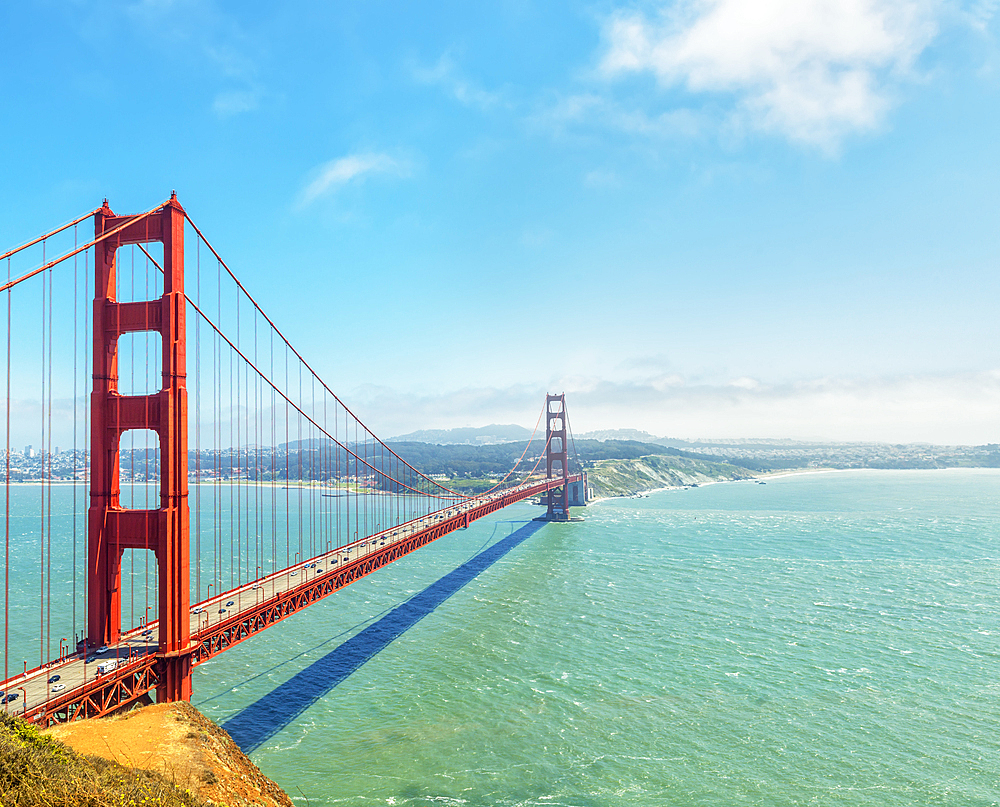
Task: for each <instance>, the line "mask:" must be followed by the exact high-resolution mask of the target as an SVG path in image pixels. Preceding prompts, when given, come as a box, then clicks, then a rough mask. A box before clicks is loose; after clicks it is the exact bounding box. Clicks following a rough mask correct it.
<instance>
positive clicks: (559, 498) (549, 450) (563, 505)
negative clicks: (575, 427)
mask: <svg viewBox="0 0 1000 807" xmlns="http://www.w3.org/2000/svg"><path fill="white" fill-rule="evenodd" d="M553 405H555V406H554V407H553ZM566 431H567V429H566V393H560V394H559V395H546V396H545V438H546V440H545V476H546V478H547V479H553V478H556V477H555V475H554V474H553V468H554V466H556V465H558V466H559V474H558V476H559V477H561V478H562V482H561V487H559V488H557V489H556V490H550V491H549V495H548V511H547V513H546V518H547V519H548V520H549V521H566V520H568V519H569V478H568V477H569V453H568V448H567V445H566ZM556 441H558V443H556ZM555 446H558V450H556V447H555Z"/></svg>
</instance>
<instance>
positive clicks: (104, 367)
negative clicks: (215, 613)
mask: <svg viewBox="0 0 1000 807" xmlns="http://www.w3.org/2000/svg"><path fill="white" fill-rule="evenodd" d="M130 219H134V222H133V223H132V224H129V221H130ZM118 228H122V229H121V230H120V231H119V232H117V233H115V234H114V235H111V236H110V237H108V238H106V239H105V240H103V241H101V242H99V243H98V244H97V247H96V250H95V258H94V271H95V278H96V280H95V286H94V387H93V393H92V396H91V412H92V425H91V460H90V462H91V494H90V511H89V514H88V545H89V554H90V559H89V566H88V569H87V591H88V597H89V606H88V614H87V637H88V638H87V641H88V643H89V644H90V645H104V644H108V645H110V644H113V643H115V642H117V641H118V640H119V637H120V634H121V562H122V554H123V552H124V550H126V549H151V550H153V552H154V553H155V555H156V561H157V570H158V573H159V577H158V580H159V647H158V651H157V652H158V655H159V659H160V670H159V684H158V686H157V690H156V695H157V700H158V701H175V700H190V699H191V653H192V651H193V650H194V647H195V646H194V644H193V643H192V642H191V626H190V622H189V619H190V614H189V611H190V592H189V574H188V566H189V557H188V555H189V551H190V549H189V529H190V527H189V513H188V452H187V433H188V432H187V390H186V387H185V381H186V373H185V324H184V299H185V298H184V210H183V208H181V206H180V204H179V203H178V202H177V197H176V194H173V195H171V198H170V201H169V202H167V203H166V204H165V205H164V206H163V207H162V208H160V209H159V210H158V211H156V212H154V213H152V214H150V215H147V216H116V215H115V214H114V213H113V212H112V211H111V208H109V207H108V203H107V200H105V202H104V207H103V208H102V209H101V210H100V211H98V213H97V214H96V215H95V229H96V235H97V237H98V238H100V237H101V236H102V235H104V234H105V233H108V232H111V231H112V230H116V229H118ZM154 242H160V243H162V244H163V296H161V297H160V298H159V299H158V300H141V301H137V302H127V303H119V302H117V294H116V277H115V253H116V251H117V249H118V248H119V247H120V246H123V245H125V244H147V243H154ZM143 331H153V332H157V333H159V334H160V336H161V337H162V342H163V384H162V387H161V389H160V391H159V392H156V393H153V394H151V395H132V396H126V395H121V394H120V393H119V392H118V339H119V337H120V336H122V335H123V334H126V333H135V332H143ZM129 429H151V430H153V431H155V432H156V434H157V436H158V437H159V443H160V507H159V509H157V510H130V509H125V508H123V507H122V506H121V500H120V483H119V467H118V466H119V444H120V441H121V436H122V434H124V433H125V432H126V431H128V430H129Z"/></svg>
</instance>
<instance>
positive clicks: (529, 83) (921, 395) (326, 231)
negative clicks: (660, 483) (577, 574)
mask: <svg viewBox="0 0 1000 807" xmlns="http://www.w3.org/2000/svg"><path fill="white" fill-rule="evenodd" d="M997 10H998V5H997V3H996V2H993V0H955V1H954V2H950V1H949V2H945V0H861V2H857V3H849V4H845V3H831V2H827V0H798V1H797V2H796V1H795V0H676V1H675V2H669V3H668V2H661V1H660V0H636V1H635V2H628V3H626V2H616V1H615V0H599V2H596V3H583V2H578V1H573V0H563V1H562V2H558V1H557V2H546V3H541V2H537V1H536V0H496V2H493V3H484V4H475V5H469V4H464V3H456V2H442V3H438V4H435V6H434V7H433V8H432V9H428V8H419V7H416V6H414V7H403V8H400V7H399V5H398V4H390V3H385V2H372V3H366V4H363V5H343V4H340V5H336V6H332V5H331V6H326V5H319V4H311V3H306V2H294V1H293V2H289V3H283V4H267V3H261V2H247V3H243V4H240V5H239V6H238V7H237V6H230V5H225V4H221V3H218V2H213V1H212V0H206V1H205V2H194V0H135V1H134V2H128V1H126V0H122V1H121V2H114V1H112V0H108V1H107V2H100V3H96V4H77V3H69V4H52V3H47V2H29V3H26V4H7V5H6V6H4V7H3V8H0V24H2V26H3V30H4V31H6V32H7V34H8V35H7V37H6V40H5V44H6V47H5V48H4V49H3V53H2V55H0V60H2V62H0V63H2V65H3V69H2V87H3V92H4V97H5V99H6V100H7V103H6V104H5V105H4V106H5V108H4V113H3V114H4V117H5V125H4V126H3V127H0V151H2V153H3V154H4V155H5V156H6V159H5V160H4V161H3V167H4V172H3V178H2V185H0V187H2V189H3V193H2V194H0V215H2V218H0V220H2V221H3V237H2V239H0V251H3V250H5V249H6V248H7V247H12V246H14V245H15V244H18V243H21V242H23V241H25V240H27V239H29V238H30V237H32V236H34V235H36V234H38V233H41V232H44V231H46V230H48V229H50V228H51V227H53V226H55V225H56V224H58V223H60V222H63V221H66V220H69V219H71V218H73V217H75V216H76V215H79V214H80V213H82V212H85V211H86V210H88V209H92V208H94V207H96V206H97V205H99V204H100V202H101V200H102V199H103V198H104V197H105V196H106V197H108V199H109V201H110V203H111V206H112V208H113V209H114V210H115V211H116V212H120V213H127V212H134V211H139V210H145V209H148V208H149V207H151V206H152V205H154V204H156V203H158V202H160V201H163V200H165V199H166V198H167V197H168V196H169V194H170V191H171V189H176V190H177V193H178V197H179V199H180V202H181V203H182V204H183V205H184V206H185V208H186V210H187V211H188V212H189V213H190V214H191V216H192V218H193V220H194V221H196V222H197V223H198V225H199V227H201V229H202V230H203V231H204V232H205V233H206V235H207V236H208V237H209V239H211V240H212V242H213V243H214V244H215V245H216V246H217V247H218V248H219V250H220V252H221V254H222V255H223V256H224V257H225V258H226V260H227V262H228V263H229V264H230V265H231V266H232V267H233V269H234V271H235V272H236V273H237V275H238V276H239V277H240V278H241V280H242V281H243V282H244V283H245V285H246V286H247V288H248V289H249V290H250V291H251V293H253V294H254V295H255V296H256V297H257V298H258V299H260V300H262V301H265V308H266V309H267V311H268V313H269V315H271V316H272V317H273V318H274V320H275V321H276V322H277V323H278V325H279V326H280V327H281V328H282V329H283V330H284V331H285V332H286V334H287V335H288V337H289V339H290V340H291V342H292V343H293V344H294V345H296V347H297V348H298V349H299V350H300V351H301V352H302V354H303V355H304V356H305V357H306V358H307V359H308V360H309V361H310V363H312V364H313V365H314V366H315V367H316V369H317V370H318V372H319V373H320V374H321V375H322V376H323V377H324V379H326V381H327V382H328V383H329V384H330V386H331V388H333V389H334V390H335V391H336V392H337V394H338V395H340V396H341V398H342V399H343V400H344V401H346V402H347V403H348V404H349V405H350V406H351V408H352V409H353V410H354V411H355V412H356V413H357V414H358V415H359V416H360V417H361V418H362V419H363V420H364V421H365V422H366V423H368V424H369V425H370V426H371V428H372V429H374V430H375V431H376V432H377V433H378V434H380V435H393V434H404V433H407V432H411V431H414V430H418V429H436V428H453V427H457V426H464V425H474V426H482V425H487V424H490V423H517V424H520V425H523V426H525V427H527V428H529V429H530V428H531V426H532V425H533V424H534V422H535V419H536V417H537V414H538V411H539V409H540V408H541V405H542V401H543V400H544V394H545V392H546V391H549V392H566V393H567V396H568V407H569V412H570V417H571V421H572V424H573V427H574V429H575V430H576V431H578V432H590V431H595V430H600V429H615V428H635V429H639V430H644V431H648V432H650V433H652V434H658V435H659V434H663V435H670V436H672V437H676V438H680V439H694V438H698V437H705V438H748V437H769V438H792V439H801V440H820V441H884V442H892V443H902V442H928V443H937V444H966V445H979V444H985V443H997V442H1000V356H998V352H997V350H996V345H997V344H1000V317H998V316H997V311H996V308H997V304H996V301H997V300H998V299H1000V273H998V272H997V269H998V256H1000V230H998V227H997V225H996V222H997V220H998V219H997V213H998V209H997V208H998V197H997V192H996V188H997V187H998V186H1000V182H998V179H1000V170H998V169H1000V154H998V150H997V148H996V143H997V142H998V140H1000V131H998V129H1000V127H998V116H1000V103H998V100H1000V99H998V91H1000V58H998V57H1000V50H998V47H997V44H998V33H1000V23H998V20H997V15H996V11H997Z"/></svg>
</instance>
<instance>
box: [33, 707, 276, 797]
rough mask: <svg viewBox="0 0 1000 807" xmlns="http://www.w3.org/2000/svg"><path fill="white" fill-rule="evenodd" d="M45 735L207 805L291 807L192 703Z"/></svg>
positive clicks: (76, 725) (145, 709)
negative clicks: (138, 772)
mask: <svg viewBox="0 0 1000 807" xmlns="http://www.w3.org/2000/svg"><path fill="white" fill-rule="evenodd" d="M43 733H44V735H45V736H47V737H50V738H52V739H54V740H58V741H60V742H62V743H65V744H66V745H68V746H69V747H70V748H72V749H73V750H74V751H76V752H77V753H78V754H83V755H91V756H96V757H101V758H103V759H106V760H110V761H112V762H117V763H119V764H121V765H123V766H125V767H127V768H132V769H136V770H143V771H152V772H153V773H155V774H159V775H160V776H162V777H163V778H164V779H165V780H166V781H168V782H171V783H173V784H174V785H176V787H178V788H179V789H180V790H182V791H188V792H189V793H191V794H192V795H193V796H195V797H196V798H197V799H198V800H199V801H201V802H204V803H205V804H208V805H223V804H224V805H227V807H250V806H251V805H253V807H292V801H291V799H289V798H288V796H287V795H286V794H285V792H284V791H283V790H282V789H281V788H280V787H278V786H277V785H276V784H275V783H274V782H272V781H271V780H270V779H268V778H267V777H266V776H264V774H262V773H261V772H260V770H259V769H258V768H257V766H256V765H254V764H253V762H251V761H250V758H249V757H247V755H246V754H244V753H243V752H242V751H241V750H240V749H239V747H238V746H237V745H236V743H234V742H233V740H232V738H231V737H230V736H229V735H228V734H227V733H226V732H225V731H224V730H223V729H221V728H219V727H218V726H217V725H215V723H213V722H212V721H211V720H209V719H208V718H207V717H205V716H204V715H203V714H201V712H199V711H198V710H197V709H195V708H194V707H193V706H192V705H191V704H189V703H183V702H179V703H162V704H154V705H151V706H146V707H143V708H141V709H136V710H134V711H131V712H128V713H127V714H124V715H120V716H117V717H106V718H101V719H99V720H81V721H78V722H74V723H64V724H61V725H58V726H53V727H52V728H49V729H46V730H45V732H43Z"/></svg>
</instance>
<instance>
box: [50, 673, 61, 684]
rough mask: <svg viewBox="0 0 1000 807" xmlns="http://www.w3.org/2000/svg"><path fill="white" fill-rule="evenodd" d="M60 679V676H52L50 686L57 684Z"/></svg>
mask: <svg viewBox="0 0 1000 807" xmlns="http://www.w3.org/2000/svg"><path fill="white" fill-rule="evenodd" d="M59 678H60V676H58V675H53V676H52V677H51V678H50V679H49V683H50V684H54V683H55V682H56V681H58V680H59Z"/></svg>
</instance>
